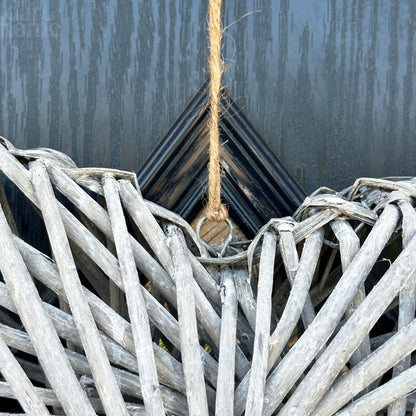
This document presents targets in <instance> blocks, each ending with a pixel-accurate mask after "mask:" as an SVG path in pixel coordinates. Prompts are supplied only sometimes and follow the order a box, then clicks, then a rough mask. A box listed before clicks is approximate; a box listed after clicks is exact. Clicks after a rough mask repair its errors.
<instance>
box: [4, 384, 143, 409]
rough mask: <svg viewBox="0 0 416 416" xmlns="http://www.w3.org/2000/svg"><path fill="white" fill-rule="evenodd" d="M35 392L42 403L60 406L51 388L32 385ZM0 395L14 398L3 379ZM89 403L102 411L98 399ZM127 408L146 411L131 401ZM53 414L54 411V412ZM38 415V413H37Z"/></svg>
mask: <svg viewBox="0 0 416 416" xmlns="http://www.w3.org/2000/svg"><path fill="white" fill-rule="evenodd" d="M34 389H35V391H36V393H37V394H38V395H39V397H40V398H41V399H42V401H43V403H45V405H47V406H56V407H57V408H59V407H60V406H61V403H60V402H59V400H58V398H57V397H56V394H55V392H54V391H53V390H51V389H45V388H42V387H34ZM0 397H5V398H7V399H16V395H15V394H14V393H13V390H12V389H11V387H10V386H9V384H8V383H6V382H4V381H0ZM90 401H91V404H92V405H93V407H94V409H95V410H96V411H97V412H100V413H103V412H104V408H103V405H102V404H101V402H100V400H99V399H96V398H94V397H91V398H90ZM126 407H127V410H128V412H129V414H130V416H146V412H145V409H144V406H143V405H140V404H133V403H126ZM61 411H62V410H61ZM23 414H24V415H28V413H19V414H17V413H13V414H11V413H7V414H6V413H0V416H5V415H12V416H17V415H23ZM54 414H55V413H54ZM39 415H40V414H39ZM48 415H49V413H48Z"/></svg>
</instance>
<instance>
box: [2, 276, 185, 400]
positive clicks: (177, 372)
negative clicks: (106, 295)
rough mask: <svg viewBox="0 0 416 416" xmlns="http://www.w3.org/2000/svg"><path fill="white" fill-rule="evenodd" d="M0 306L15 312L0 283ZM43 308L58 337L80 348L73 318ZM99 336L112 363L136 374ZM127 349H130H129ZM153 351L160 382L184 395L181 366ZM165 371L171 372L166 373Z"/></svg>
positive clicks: (122, 353) (129, 358)
mask: <svg viewBox="0 0 416 416" xmlns="http://www.w3.org/2000/svg"><path fill="white" fill-rule="evenodd" d="M0 305H1V306H3V307H4V308H6V309H9V310H10V311H12V312H16V311H17V310H16V307H15V305H14V303H13V300H12V298H11V296H10V293H9V291H8V290H7V287H6V285H5V284H4V283H1V282H0ZM43 307H44V308H45V310H46V312H47V313H48V316H49V317H50V318H51V320H52V323H53V325H54V327H55V329H56V331H57V333H58V335H59V337H60V338H63V339H66V340H69V341H70V342H71V343H73V344H75V345H77V346H80V347H82V342H81V338H80V337H79V334H78V331H77V328H76V325H75V322H74V319H73V317H72V316H71V315H69V314H68V313H66V312H63V311H62V310H60V309H58V308H55V307H54V306H52V305H50V304H48V303H45V302H44V303H43ZM113 316H114V315H113ZM110 325H111V323H110ZM129 332H131V331H129ZM100 336H101V339H102V342H103V345H104V348H105V350H106V352H107V355H108V357H109V359H110V361H111V362H112V363H114V364H116V365H118V366H120V367H124V368H125V369H127V370H129V371H134V372H136V373H138V367H137V362H136V360H135V358H134V356H133V355H132V354H131V353H130V352H128V351H127V350H125V349H124V348H122V347H121V346H120V345H119V344H117V343H116V342H114V341H113V340H112V339H111V338H109V337H108V336H107V335H105V334H102V333H101V334H100ZM129 349H132V348H131V347H130V348H129ZM154 351H155V355H157V357H158V361H159V367H162V368H161V369H160V371H159V373H160V379H161V381H162V382H163V383H164V384H165V385H167V386H169V387H172V388H174V389H175V390H178V391H180V392H182V393H184V392H185V382H184V378H183V369H182V365H181V364H180V363H179V362H177V361H176V360H175V359H173V358H172V357H171V356H170V355H169V354H168V353H166V352H165V351H163V349H161V348H159V347H157V346H156V345H154ZM166 369H169V370H171V371H166Z"/></svg>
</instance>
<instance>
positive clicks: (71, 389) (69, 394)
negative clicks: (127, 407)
mask: <svg viewBox="0 0 416 416" xmlns="http://www.w3.org/2000/svg"><path fill="white" fill-rule="evenodd" d="M0 270H1V272H2V274H3V278H4V280H5V281H6V283H7V286H8V287H9V290H10V293H11V295H12V297H13V301H14V303H15V305H16V308H17V310H18V312H19V316H20V318H21V320H22V322H23V324H24V326H25V328H26V330H27V332H28V334H29V335H30V338H31V339H32V341H33V343H34V345H35V346H36V349H37V355H38V358H39V361H40V363H41V365H42V367H43V369H44V371H45V374H46V376H47V377H48V380H49V382H50V383H51V385H52V387H53V389H54V390H55V392H56V394H57V396H58V397H59V400H60V401H61V403H62V406H63V408H64V410H65V412H66V413H67V414H68V415H70V416H77V415H80V414H82V415H86V416H87V415H94V414H95V412H94V410H93V409H92V407H91V404H90V403H89V402H88V399H87V398H86V396H85V394H84V392H83V390H82V388H81V386H80V385H79V383H78V380H77V378H76V376H75V373H74V371H73V370H72V368H71V366H70V364H69V362H68V359H67V358H66V356H65V353H64V349H63V347H62V344H61V341H60V340H59V337H58V335H57V334H56V331H55V329H54V327H53V325H52V322H51V321H50V319H49V318H48V317H47V315H46V313H45V311H44V309H43V307H42V301H41V299H40V297H39V294H38V291H37V290H36V287H35V285H34V283H33V280H32V278H31V276H30V274H29V273H28V271H27V268H26V266H25V264H24V262H23V259H22V257H21V255H20V253H19V251H18V250H17V249H16V247H15V245H14V244H13V240H12V236H11V233H10V229H9V227H8V224H7V222H6V218H5V217H4V214H3V210H2V209H1V207H0Z"/></svg>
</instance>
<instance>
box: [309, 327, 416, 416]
mask: <svg viewBox="0 0 416 416" xmlns="http://www.w3.org/2000/svg"><path fill="white" fill-rule="evenodd" d="M414 350H416V320H413V321H412V322H411V323H410V324H409V325H406V326H405V327H403V328H402V329H401V330H399V331H398V332H396V333H395V335H393V336H392V337H391V338H390V339H388V340H387V341H386V342H385V343H384V344H383V345H382V346H381V347H379V348H378V349H377V350H376V351H374V352H373V353H372V354H370V355H369V356H368V357H367V358H365V359H364V360H363V361H361V362H360V363H359V364H357V365H356V366H355V367H353V368H352V369H351V370H349V371H347V372H346V373H344V374H343V375H342V376H340V377H339V378H337V379H336V380H335V381H334V383H333V384H332V385H331V389H330V390H328V392H327V393H326V394H325V395H324V397H323V398H322V399H321V401H320V402H319V404H318V406H317V407H316V408H315V410H314V411H313V412H312V414H313V416H330V415H333V414H334V413H335V412H336V411H337V410H339V409H340V408H341V407H342V406H344V405H345V404H346V403H348V402H349V401H350V400H352V399H353V398H354V397H356V396H357V394H358V393H360V392H361V391H363V390H365V389H366V387H367V386H369V385H370V384H371V383H372V382H373V381H375V380H377V378H379V377H381V376H382V375H383V374H384V373H386V372H387V371H388V370H389V369H390V368H391V367H392V366H393V365H395V364H396V363H397V362H399V361H400V360H401V359H402V358H404V357H406V355H408V354H410V353H411V352H412V351H414Z"/></svg>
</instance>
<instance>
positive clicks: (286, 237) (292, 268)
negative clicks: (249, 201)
mask: <svg viewBox="0 0 416 416" xmlns="http://www.w3.org/2000/svg"><path fill="white" fill-rule="evenodd" d="M278 231H279V235H280V243H279V247H280V252H281V254H282V259H283V264H284V266H285V270H286V274H287V277H288V280H289V282H290V284H291V286H293V283H294V280H295V278H296V274H297V272H298V269H299V259H298V252H297V249H296V242H295V238H294V235H293V227H292V226H291V225H289V224H285V223H282V224H279V225H278ZM318 234H319V232H318V233H317V235H318ZM322 238H323V237H322ZM318 239H319V238H318ZM319 253H320V251H319V252H318V253H316V252H315V251H314V252H313V255H316V254H318V255H317V258H318V259H319ZM311 261H312V263H311V268H313V270H314V271H315V269H316V265H317V263H316V262H314V257H312V258H311ZM314 264H315V265H314ZM307 280H308V279H307ZM315 316H316V314H315V309H314V307H313V304H312V300H311V298H310V296H309V293H308V294H307V295H306V299H305V304H304V305H303V310H302V321H303V324H304V326H305V328H307V327H308V326H309V325H310V324H311V322H312V321H313V320H314V319H315Z"/></svg>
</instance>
